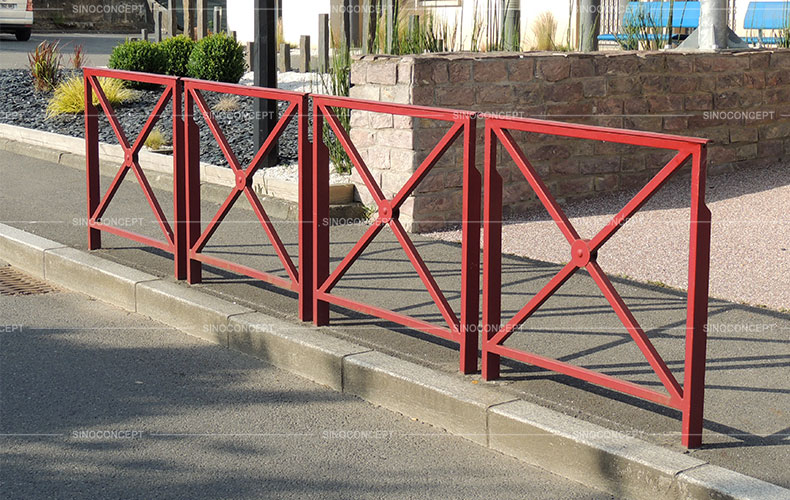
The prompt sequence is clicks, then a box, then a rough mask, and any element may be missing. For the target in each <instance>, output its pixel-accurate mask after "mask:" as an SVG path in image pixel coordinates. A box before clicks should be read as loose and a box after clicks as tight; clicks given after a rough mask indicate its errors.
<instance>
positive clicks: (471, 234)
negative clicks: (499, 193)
mask: <svg viewBox="0 0 790 500" xmlns="http://www.w3.org/2000/svg"><path fill="white" fill-rule="evenodd" d="M476 127H477V119H476V118H475V116H474V115H472V116H469V117H467V119H466V122H465V123H464V185H463V186H464V187H463V192H464V193H463V194H464V201H463V217H462V221H463V222H462V232H463V236H462V244H461V245H462V252H463V254H462V256H461V261H462V262H461V277H462V282H461V323H460V326H461V335H463V339H462V341H461V343H460V344H461V354H460V358H461V361H460V363H461V365H460V369H461V372H462V373H475V372H476V371H477V345H478V337H479V335H478V331H477V325H478V320H479V319H480V309H479V300H480V299H479V297H480V208H481V207H480V187H481V186H480V183H481V181H480V172H479V171H478V170H477V167H475V150H476V147H475V146H476V140H477V137H476V136H477V134H476V132H477V130H476Z"/></svg>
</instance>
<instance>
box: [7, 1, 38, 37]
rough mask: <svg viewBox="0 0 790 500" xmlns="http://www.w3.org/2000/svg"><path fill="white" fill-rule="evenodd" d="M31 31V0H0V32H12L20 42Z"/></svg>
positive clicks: (28, 35)
mask: <svg viewBox="0 0 790 500" xmlns="http://www.w3.org/2000/svg"><path fill="white" fill-rule="evenodd" d="M32 31H33V0H0V33H13V34H14V35H16V39H17V40H19V41H20V42H26V41H28V40H30V33H32Z"/></svg>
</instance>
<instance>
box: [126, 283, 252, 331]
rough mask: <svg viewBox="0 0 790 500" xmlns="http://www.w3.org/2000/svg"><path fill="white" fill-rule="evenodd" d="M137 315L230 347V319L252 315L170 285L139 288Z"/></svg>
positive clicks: (152, 285) (192, 290)
mask: <svg viewBox="0 0 790 500" xmlns="http://www.w3.org/2000/svg"><path fill="white" fill-rule="evenodd" d="M137 312H138V313H140V314H143V315H145V316H148V317H150V318H152V319H155V320H157V321H160V322H162V323H164V324H166V325H170V326H172V327H174V328H177V329H179V330H182V331H183V332H184V333H188V334H189V335H192V336H195V337H199V338H202V339H204V340H207V341H209V342H214V343H217V344H220V345H222V346H223V347H227V346H228V330H229V323H228V318H229V317H230V316H233V315H236V314H245V313H250V312H253V311H252V309H248V308H246V307H242V306H239V305H236V304H234V303H232V302H228V301H226V300H222V299H219V298H216V297H213V296H210V295H206V294H204V293H201V292H199V291H197V290H195V289H192V288H187V287H185V286H181V285H177V284H175V283H171V282H168V281H152V282H150V283H140V284H138V285H137Z"/></svg>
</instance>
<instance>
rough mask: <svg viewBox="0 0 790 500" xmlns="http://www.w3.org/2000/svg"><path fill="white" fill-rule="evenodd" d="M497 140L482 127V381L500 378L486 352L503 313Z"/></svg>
mask: <svg viewBox="0 0 790 500" xmlns="http://www.w3.org/2000/svg"><path fill="white" fill-rule="evenodd" d="M496 148H497V139H496V135H495V134H494V128H493V125H491V122H490V121H489V120H486V127H485V161H484V167H483V168H484V171H485V174H484V175H485V194H484V198H485V205H484V206H485V209H484V212H483V228H484V231H483V238H484V240H483V360H482V366H481V372H482V375H483V379H484V380H496V379H497V378H499V362H500V359H499V355H498V354H493V353H491V352H489V351H488V346H489V341H490V340H491V338H492V337H493V336H494V335H495V334H496V332H497V331H498V330H499V323H500V320H501V315H502V176H501V175H499V172H498V171H497V168H496Z"/></svg>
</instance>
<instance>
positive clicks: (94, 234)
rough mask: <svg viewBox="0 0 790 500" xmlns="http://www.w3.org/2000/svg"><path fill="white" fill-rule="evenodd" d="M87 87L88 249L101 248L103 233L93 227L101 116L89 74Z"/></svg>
mask: <svg viewBox="0 0 790 500" xmlns="http://www.w3.org/2000/svg"><path fill="white" fill-rule="evenodd" d="M83 78H84V82H85V83H84V86H85V171H86V173H87V188H88V249H89V250H98V249H99V248H101V231H100V230H98V229H96V228H94V227H91V226H92V225H93V223H94V222H95V221H94V220H93V214H95V213H96V209H98V208H99V203H101V192H100V191H101V175H100V171H99V115H98V110H97V109H96V106H94V105H93V87H92V85H91V81H90V77H89V75H88V72H87V71H86V72H85V75H84V77H83Z"/></svg>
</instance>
